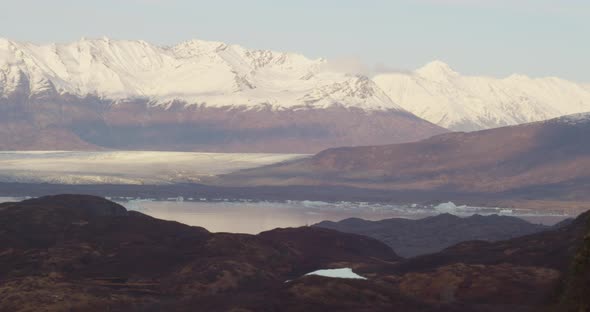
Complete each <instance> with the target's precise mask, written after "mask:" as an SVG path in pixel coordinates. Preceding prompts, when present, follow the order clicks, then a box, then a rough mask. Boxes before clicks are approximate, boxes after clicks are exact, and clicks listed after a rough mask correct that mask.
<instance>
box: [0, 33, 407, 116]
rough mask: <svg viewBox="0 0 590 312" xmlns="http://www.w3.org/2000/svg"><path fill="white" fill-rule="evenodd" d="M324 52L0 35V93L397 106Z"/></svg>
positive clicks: (290, 105)
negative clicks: (24, 39) (37, 40)
mask: <svg viewBox="0 0 590 312" xmlns="http://www.w3.org/2000/svg"><path fill="white" fill-rule="evenodd" d="M325 63H326V61H325V60H324V59H318V60H310V59H307V58H305V57H304V56H302V55H299V54H294V53H281V52H274V51H268V50H248V49H245V48H243V47H240V46H237V45H227V44H224V43H221V42H209V41H200V40H193V41H188V42H184V43H181V44H178V45H176V46H173V47H160V46H155V45H151V44H149V43H146V42H144V41H122V40H110V39H108V38H103V39H96V40H86V39H82V40H80V41H78V42H73V43H69V44H49V45H35V44H31V43H20V42H14V41H9V40H6V39H0V97H11V96H19V95H20V96H39V95H43V94H47V93H50V94H72V95H76V96H80V97H84V96H86V95H97V96H99V97H102V98H106V99H110V100H123V99H134V98H142V99H148V100H150V101H151V102H152V103H154V104H156V105H157V104H167V103H170V102H171V101H174V100H180V101H184V102H186V103H187V104H206V105H207V106H209V107H225V106H246V107H253V106H259V105H265V106H272V107H274V108H293V107H313V108H325V107H330V106H332V105H335V104H338V105H342V106H345V107H351V106H352V107H359V108H363V109H368V110H373V109H380V110H386V109H394V110H402V109H401V108H400V107H399V106H397V105H396V104H394V103H393V102H392V101H391V100H390V99H389V97H387V96H386V95H385V94H384V93H383V92H382V91H381V90H380V89H379V88H378V87H377V86H376V85H375V83H374V82H373V81H372V80H370V79H368V78H366V77H363V76H358V75H350V74H344V73H336V72H328V71H326V70H325V69H326V67H325V66H323V65H324V64H325Z"/></svg>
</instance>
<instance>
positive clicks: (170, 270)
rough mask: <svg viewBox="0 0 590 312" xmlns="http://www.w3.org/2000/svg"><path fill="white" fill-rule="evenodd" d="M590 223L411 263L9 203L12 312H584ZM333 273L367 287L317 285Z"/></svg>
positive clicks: (317, 238) (335, 244)
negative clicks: (343, 272) (345, 272)
mask: <svg viewBox="0 0 590 312" xmlns="http://www.w3.org/2000/svg"><path fill="white" fill-rule="evenodd" d="M589 220H590V219H589V214H588V213H586V214H584V215H582V216H580V217H578V218H577V219H576V220H574V221H572V222H571V223H570V224H568V225H565V226H563V227H561V228H559V229H555V230H550V231H545V232H542V233H537V234H531V235H528V236H524V237H520V238H515V239H511V240H506V241H500V242H483V241H472V242H464V243H461V244H459V245H455V246H453V247H450V248H447V249H445V250H444V251H442V252H439V253H435V254H431V255H426V256H420V257H416V258H412V259H407V260H403V259H400V258H399V257H398V256H397V255H396V254H395V253H394V252H393V251H392V250H391V248H389V247H388V246H386V245H385V244H383V243H380V242H379V241H377V240H374V239H372V238H368V237H364V236H360V235H355V234H348V233H342V232H338V231H333V230H329V229H321V228H314V227H302V228H293V229H277V230H272V231H268V232H264V233H261V234H260V235H245V234H230V233H209V232H208V231H206V230H205V229H203V228H199V227H190V226H186V225H183V224H180V223H177V222H170V221H164V220H158V219H154V218H151V217H148V216H146V215H143V214H141V213H139V212H135V211H127V210H125V208H123V207H121V206H120V205H117V204H115V203H112V202H109V201H106V200H104V199H101V198H96V197H90V196H81V195H60V196H52V197H45V198H39V199H32V200H27V201H23V202H20V203H4V204H0V233H2V235H0V275H1V276H2V278H3V280H2V283H0V311H2V312H4V311H10V312H20V311H32V310H35V311H36V310H46V311H105V310H108V311H194V310H195V307H198V308H197V309H199V310H204V311H289V312H299V311H306V312H307V311H312V312H316V311H317V312H319V311H345V312H352V311H408V312H414V311H416V312H418V311H420V312H435V311H436V312H440V311H454V312H455V311H456V312H461V311H465V312H467V311H490V312H502V311H585V310H584V309H585V308H587V307H588V296H587V293H588V289H589V287H588V281H589V280H590V276H589V275H588V272H589V269H590V264H589V263H588V259H589V258H588V256H587V255H588V250H590V249H589V248H590V242H589V241H588V239H587V237H588V235H589V234H590V224H589V223H588V221H589ZM585 237H586V239H585ZM333 268H348V269H349V270H352V271H353V272H354V273H356V274H358V275H360V276H362V277H364V278H365V279H361V280H359V279H346V278H330V277H321V276H306V275H305V274H306V273H309V272H313V271H316V270H318V269H333Z"/></svg>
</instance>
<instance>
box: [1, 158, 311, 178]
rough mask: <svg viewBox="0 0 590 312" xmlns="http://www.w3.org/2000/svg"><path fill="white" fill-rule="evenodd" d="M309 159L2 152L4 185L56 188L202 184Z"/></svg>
mask: <svg viewBox="0 0 590 312" xmlns="http://www.w3.org/2000/svg"><path fill="white" fill-rule="evenodd" d="M306 156H307V155H302V154H259V153H190V152H151V151H150V152H147V151H146V152H143V151H112V152H72V151H47V152H40V151H33V152H20V151H17V152H0V182H21V183H54V184H136V185H137V184H155V185H161V184H169V183H198V182H199V181H200V180H201V179H202V178H203V177H207V176H215V175H219V174H225V173H230V172H234V171H237V170H241V169H248V168H255V167H259V166H265V165H270V164H274V163H279V162H283V161H288V160H294V159H298V158H302V157H306Z"/></svg>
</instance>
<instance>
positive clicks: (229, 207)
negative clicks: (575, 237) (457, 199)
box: [0, 197, 570, 234]
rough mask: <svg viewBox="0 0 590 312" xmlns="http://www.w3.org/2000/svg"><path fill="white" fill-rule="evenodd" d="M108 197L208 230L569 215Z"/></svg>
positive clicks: (536, 219)
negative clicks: (475, 216) (357, 221)
mask: <svg viewBox="0 0 590 312" xmlns="http://www.w3.org/2000/svg"><path fill="white" fill-rule="evenodd" d="M22 199H24V198H14V197H0V202H9V201H20V200H22ZM112 200H114V201H116V202H118V203H120V204H122V205H123V206H125V207H126V208H127V209H129V210H136V211H139V212H142V213H145V214H147V215H150V216H152V217H155V218H159V219H164V220H171V221H177V222H180V223H184V224H188V225H193V226H201V227H204V228H206V229H207V230H209V231H211V232H231V233H249V234H257V233H260V232H262V231H267V230H271V229H274V228H279V227H283V228H284V227H299V226H306V225H312V224H315V223H318V222H321V221H325V220H330V221H340V220H343V219H346V218H362V219H366V220H382V219H388V218H409V219H420V218H425V217H428V216H433V215H437V214H440V213H452V214H455V215H458V216H462V217H466V216H470V215H473V214H481V215H490V214H499V215H508V216H515V217H520V218H523V219H525V220H528V221H530V222H533V223H542V224H547V225H552V224H555V223H557V222H559V221H562V220H564V219H566V218H569V217H570V216H567V215H560V214H536V213H534V212H532V211H529V210H524V209H523V210H519V209H502V208H489V207H470V206H456V205H454V204H452V203H446V204H441V205H437V206H418V205H394V204H383V203H358V202H336V203H329V202H315V201H284V202H267V201H262V202H253V201H225V200H216V201H208V200H203V201H201V200H198V199H197V200H192V201H189V200H184V199H178V200H148V199H129V198H127V199H121V198H113V199H112Z"/></svg>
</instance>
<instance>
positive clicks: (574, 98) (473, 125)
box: [373, 61, 590, 131]
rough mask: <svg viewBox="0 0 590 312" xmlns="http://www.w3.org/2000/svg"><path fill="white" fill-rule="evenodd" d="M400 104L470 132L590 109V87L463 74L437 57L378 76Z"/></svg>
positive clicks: (549, 80) (555, 80)
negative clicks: (408, 69) (408, 70)
mask: <svg viewBox="0 0 590 312" xmlns="http://www.w3.org/2000/svg"><path fill="white" fill-rule="evenodd" d="M373 80H374V81H375V82H376V83H377V85H378V86H380V87H381V88H382V89H383V90H384V91H385V93H386V94H387V95H388V96H389V97H390V98H391V99H392V100H393V101H394V102H395V103H397V104H399V105H400V106H402V107H403V108H405V109H406V110H408V111H410V112H412V113H414V114H415V115H417V116H419V117H421V118H424V119H426V120H428V121H430V122H432V123H435V124H438V125H440V126H442V127H445V128H447V129H451V130H459V131H471V130H481V129H487V128H495V127H500V126H508V125H516V124H522V123H527V122H534V121H541V120H547V119H550V118H554V117H558V116H562V115H568V114H575V113H581V112H589V111H590V86H589V85H584V84H579V83H574V82H570V81H566V80H563V79H560V78H554V77H549V78H537V79H534V78H530V77H527V76H524V75H516V74H515V75H511V76H509V77H507V78H504V79H496V78H491V77H474V76H462V75H461V74H459V73H457V72H456V71H454V70H453V69H451V68H450V67H449V66H448V65H447V64H445V63H443V62H440V61H434V62H432V63H430V64H428V65H426V66H424V67H422V68H420V69H418V70H416V71H414V72H412V73H388V74H380V75H377V76H376V77H374V78H373Z"/></svg>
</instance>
